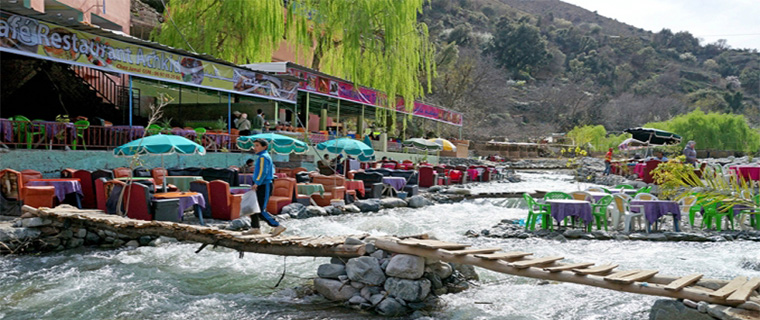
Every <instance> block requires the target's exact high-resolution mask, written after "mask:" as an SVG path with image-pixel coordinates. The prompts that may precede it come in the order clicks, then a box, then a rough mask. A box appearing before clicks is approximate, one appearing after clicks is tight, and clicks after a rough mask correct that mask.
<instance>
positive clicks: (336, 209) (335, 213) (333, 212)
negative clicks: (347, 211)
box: [324, 206, 343, 216]
mask: <svg viewBox="0 0 760 320" xmlns="http://www.w3.org/2000/svg"><path fill="white" fill-rule="evenodd" d="M324 209H325V211H326V212H327V214H329V215H331V216H338V215H341V214H343V209H341V208H339V207H333V206H327V207H324Z"/></svg>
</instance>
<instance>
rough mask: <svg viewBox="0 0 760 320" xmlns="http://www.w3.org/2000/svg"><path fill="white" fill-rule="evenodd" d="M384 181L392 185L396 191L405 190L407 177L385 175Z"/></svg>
mask: <svg viewBox="0 0 760 320" xmlns="http://www.w3.org/2000/svg"><path fill="white" fill-rule="evenodd" d="M383 183H385V184H388V185H390V186H391V187H393V189H396V191H403V190H404V187H406V179H405V178H402V177H383Z"/></svg>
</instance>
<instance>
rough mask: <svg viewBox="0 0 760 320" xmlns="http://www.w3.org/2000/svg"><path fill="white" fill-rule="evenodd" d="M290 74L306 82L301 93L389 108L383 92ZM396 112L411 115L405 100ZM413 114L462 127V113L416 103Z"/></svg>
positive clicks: (298, 72)
mask: <svg viewBox="0 0 760 320" xmlns="http://www.w3.org/2000/svg"><path fill="white" fill-rule="evenodd" d="M288 73H289V74H291V75H294V76H296V77H298V78H301V79H304V80H305V81H301V82H300V83H299V85H298V89H299V90H301V91H306V92H312V93H316V94H320V95H325V96H328V97H334V98H338V99H342V100H348V101H353V102H356V103H361V104H366V105H371V106H374V107H377V108H388V95H386V94H385V93H383V92H380V91H377V90H374V89H370V88H365V87H361V86H356V85H354V84H352V83H349V82H345V81H339V80H333V79H330V78H326V77H322V76H319V75H316V74H313V73H310V72H308V71H304V70H301V69H297V68H288ZM396 111H398V112H402V113H409V112H408V111H407V110H406V107H405V104H404V99H401V98H399V99H398V100H397V102H396ZM412 113H413V114H414V115H415V116H418V117H424V118H428V119H432V120H436V121H440V122H444V123H448V124H452V125H455V126H460V127H461V126H462V114H461V113H459V112H455V111H451V110H446V109H444V108H440V107H436V106H431V105H427V104H424V103H421V102H417V101H415V102H414V109H413V110H412Z"/></svg>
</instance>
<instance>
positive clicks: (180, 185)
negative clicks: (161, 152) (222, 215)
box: [166, 176, 203, 191]
mask: <svg viewBox="0 0 760 320" xmlns="http://www.w3.org/2000/svg"><path fill="white" fill-rule="evenodd" d="M196 180H203V177H198V176H167V177H166V184H167V185H169V184H173V185H175V186H176V187H177V189H179V190H180V191H189V190H190V182H191V181H196Z"/></svg>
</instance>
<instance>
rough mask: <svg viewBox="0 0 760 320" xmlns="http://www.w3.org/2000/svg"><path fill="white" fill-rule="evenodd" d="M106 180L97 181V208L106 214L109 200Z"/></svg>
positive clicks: (99, 179)
mask: <svg viewBox="0 0 760 320" xmlns="http://www.w3.org/2000/svg"><path fill="white" fill-rule="evenodd" d="M106 182H107V181H106V178H98V179H95V182H94V184H95V208H97V209H98V210H102V211H103V212H106V200H107V199H108V196H107V193H106Z"/></svg>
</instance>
